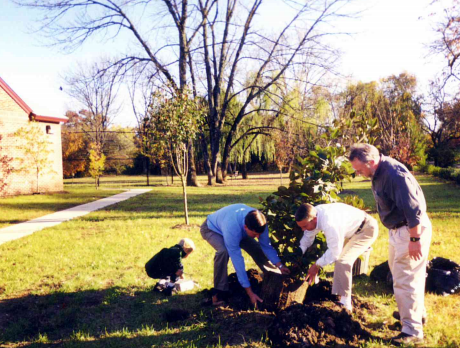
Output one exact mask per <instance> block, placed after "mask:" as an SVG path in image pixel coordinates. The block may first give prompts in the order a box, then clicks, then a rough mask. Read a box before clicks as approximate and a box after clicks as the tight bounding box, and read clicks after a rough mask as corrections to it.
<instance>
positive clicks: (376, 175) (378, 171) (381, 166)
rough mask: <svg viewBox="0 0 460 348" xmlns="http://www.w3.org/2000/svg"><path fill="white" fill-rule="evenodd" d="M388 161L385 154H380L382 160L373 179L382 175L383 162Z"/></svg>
mask: <svg viewBox="0 0 460 348" xmlns="http://www.w3.org/2000/svg"><path fill="white" fill-rule="evenodd" d="M384 162H386V159H385V156H384V155H380V160H379V165H378V166H377V169H376V170H375V173H374V175H373V176H372V180H374V179H377V178H378V176H379V175H380V173H381V171H382V170H383V169H382V168H383V163H384Z"/></svg>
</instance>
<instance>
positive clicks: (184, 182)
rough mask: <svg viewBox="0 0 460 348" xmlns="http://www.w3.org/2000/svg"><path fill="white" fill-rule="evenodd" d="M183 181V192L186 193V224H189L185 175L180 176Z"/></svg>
mask: <svg viewBox="0 0 460 348" xmlns="http://www.w3.org/2000/svg"><path fill="white" fill-rule="evenodd" d="M180 179H181V182H182V193H183V195H184V214H185V224H186V225H189V222H188V206H187V185H186V184H187V178H186V177H185V176H183V175H181V177H180Z"/></svg>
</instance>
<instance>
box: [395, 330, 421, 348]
mask: <svg viewBox="0 0 460 348" xmlns="http://www.w3.org/2000/svg"><path fill="white" fill-rule="evenodd" d="M391 343H392V344H394V345H395V346H400V345H414V346H417V345H420V344H423V338H420V337H417V336H412V335H408V334H406V333H404V332H401V333H400V334H399V335H398V336H396V337H393V338H392V339H391Z"/></svg>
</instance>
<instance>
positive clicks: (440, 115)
mask: <svg viewBox="0 0 460 348" xmlns="http://www.w3.org/2000/svg"><path fill="white" fill-rule="evenodd" d="M429 106H430V109H431V112H430V111H428V113H429V117H426V118H425V119H424V122H423V125H422V127H423V130H424V131H425V132H426V133H427V134H428V135H429V136H430V139H431V142H432V146H433V149H432V152H431V154H432V156H433V158H434V163H435V165H436V166H440V165H442V166H445V165H446V164H448V163H443V161H442V157H443V155H442V154H443V152H444V153H447V152H449V151H451V150H450V146H451V145H452V144H453V143H454V142H455V141H457V140H459V139H460V100H458V99H457V98H451V97H449V95H446V92H445V89H444V88H443V82H441V81H438V82H437V83H436V82H432V84H431V91H430V105H429ZM446 162H449V161H446Z"/></svg>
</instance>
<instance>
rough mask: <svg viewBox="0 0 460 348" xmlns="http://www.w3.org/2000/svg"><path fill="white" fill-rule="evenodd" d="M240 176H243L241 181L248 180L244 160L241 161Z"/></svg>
mask: <svg viewBox="0 0 460 348" xmlns="http://www.w3.org/2000/svg"><path fill="white" fill-rule="evenodd" d="M241 174H242V175H243V179H245V180H247V179H248V170H247V168H246V162H244V159H243V163H242V164H241Z"/></svg>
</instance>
